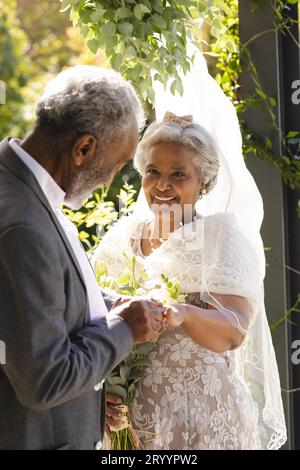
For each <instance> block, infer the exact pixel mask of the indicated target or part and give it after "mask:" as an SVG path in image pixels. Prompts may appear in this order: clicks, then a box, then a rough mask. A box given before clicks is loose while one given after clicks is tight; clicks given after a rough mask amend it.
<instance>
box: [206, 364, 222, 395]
mask: <svg viewBox="0 0 300 470" xmlns="http://www.w3.org/2000/svg"><path fill="white" fill-rule="evenodd" d="M201 379H202V382H203V384H204V389H203V393H204V395H210V396H211V397H213V396H215V395H216V393H217V392H219V391H220V390H221V381H220V379H219V378H218V374H217V370H216V369H215V367H212V366H207V367H206V373H205V374H202V375H201Z"/></svg>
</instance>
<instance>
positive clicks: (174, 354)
mask: <svg viewBox="0 0 300 470" xmlns="http://www.w3.org/2000/svg"><path fill="white" fill-rule="evenodd" d="M192 349H193V343H192V342H191V341H189V339H188V338H183V339H182V340H180V341H179V343H177V344H173V346H172V347H171V348H170V352H171V354H170V360H171V361H174V362H178V363H179V364H180V365H181V366H182V367H185V366H186V365H187V361H188V360H189V359H191V357H192V355H191V351H192Z"/></svg>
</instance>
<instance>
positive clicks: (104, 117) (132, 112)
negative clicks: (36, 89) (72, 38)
mask: <svg viewBox="0 0 300 470" xmlns="http://www.w3.org/2000/svg"><path fill="white" fill-rule="evenodd" d="M36 115H37V125H38V126H39V127H40V128H41V129H43V130H44V131H46V132H48V133H50V134H51V135H55V136H62V137H63V138H64V139H68V138H70V139H73V140H74V139H75V138H77V137H78V136H80V135H82V134H84V133H90V134H92V135H94V136H95V137H96V138H98V143H100V146H101V144H102V143H105V142H107V141H109V140H110V139H112V138H116V137H118V136H119V135H121V134H122V133H124V132H126V131H127V130H128V129H129V128H130V127H131V126H132V125H133V124H134V123H137V126H138V128H139V129H142V128H143V126H144V123H145V115H144V111H143V108H142V106H141V103H140V101H139V99H138V97H137V94H136V92H135V90H134V88H133V86H132V85H131V84H130V83H129V82H127V81H126V80H124V79H123V78H122V76H121V75H120V74H119V73H117V72H115V71H113V70H110V69H102V68H99V67H94V66H88V65H87V66H85V65H79V66H76V67H72V68H70V69H68V70H65V71H63V72H61V73H60V74H58V75H57V76H56V77H55V78H54V79H53V80H51V81H50V82H49V84H48V86H47V87H46V89H45V92H44V94H43V95H42V96H41V98H40V100H39V102H38V105H37V110H36Z"/></svg>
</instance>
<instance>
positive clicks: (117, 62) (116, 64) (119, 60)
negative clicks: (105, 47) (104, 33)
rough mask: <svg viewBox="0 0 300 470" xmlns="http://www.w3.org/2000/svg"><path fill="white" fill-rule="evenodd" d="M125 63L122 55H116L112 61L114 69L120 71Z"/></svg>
mask: <svg viewBox="0 0 300 470" xmlns="http://www.w3.org/2000/svg"><path fill="white" fill-rule="evenodd" d="M122 62H123V56H122V55H121V54H114V55H113V56H112V58H111V60H110V63H111V65H112V68H113V69H115V70H120V68H121V65H122Z"/></svg>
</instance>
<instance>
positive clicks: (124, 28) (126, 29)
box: [118, 23, 133, 37]
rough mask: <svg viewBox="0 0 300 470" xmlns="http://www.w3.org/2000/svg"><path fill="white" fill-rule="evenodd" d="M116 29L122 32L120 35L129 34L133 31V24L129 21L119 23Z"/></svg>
mask: <svg viewBox="0 0 300 470" xmlns="http://www.w3.org/2000/svg"><path fill="white" fill-rule="evenodd" d="M118 30H119V31H120V33H121V34H122V36H125V37H127V36H130V34H131V33H132V31H133V25H132V24H131V23H120V24H118Z"/></svg>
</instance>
